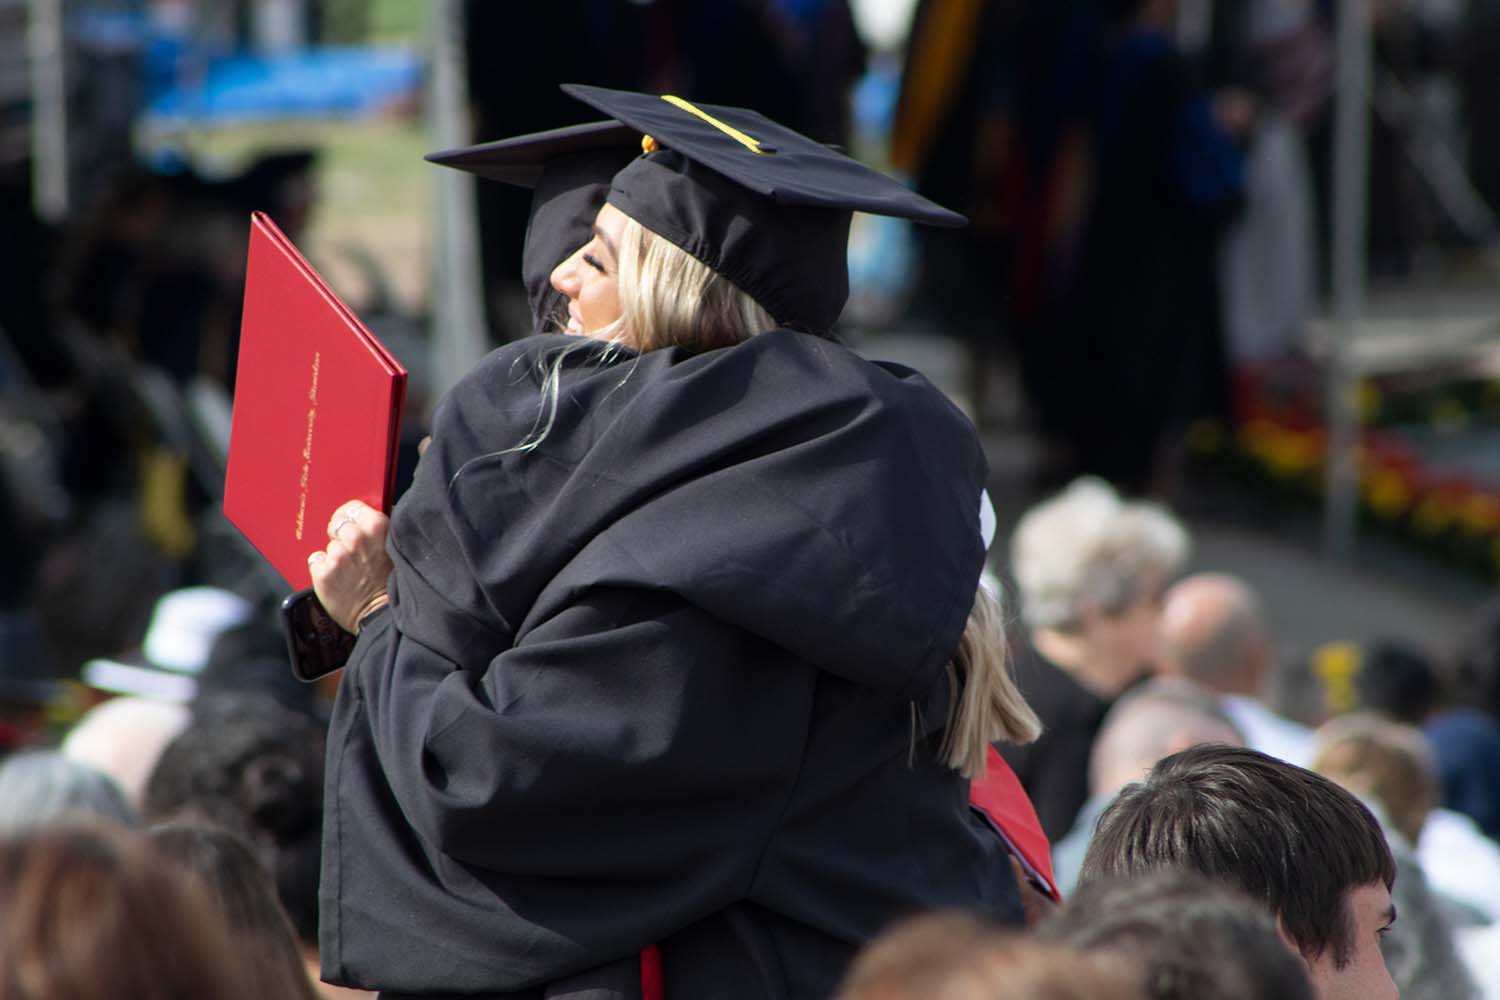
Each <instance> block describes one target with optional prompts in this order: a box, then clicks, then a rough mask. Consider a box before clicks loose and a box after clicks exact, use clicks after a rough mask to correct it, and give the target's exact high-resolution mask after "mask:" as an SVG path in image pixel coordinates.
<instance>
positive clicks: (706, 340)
mask: <svg viewBox="0 0 1500 1000" xmlns="http://www.w3.org/2000/svg"><path fill="white" fill-rule="evenodd" d="M619 287H620V318H619V320H618V321H616V323H615V324H612V325H611V329H610V331H609V333H610V335H611V339H619V340H620V341H621V342H623V343H625V344H627V345H628V346H630V347H633V348H635V349H636V350H638V351H641V352H642V353H644V352H646V351H655V350H659V349H661V348H663V347H681V348H684V349H685V350H687V351H690V352H692V353H694V354H696V353H698V352H700V351H711V350H714V349H715V348H719V347H731V346H733V345H735V344H739V343H743V342H744V341H746V340H749V339H750V338H751V337H753V336H755V335H756V334H757V333H763V332H765V331H766V330H770V329H772V328H774V327H775V326H776V321H775V319H773V318H772V317H771V314H770V313H768V312H766V311H765V309H763V308H761V306H760V303H758V302H756V301H755V300H754V299H753V298H751V297H750V296H749V295H748V294H747V293H745V292H743V291H741V290H740V289H739V288H738V287H736V286H735V284H734V282H732V281H730V280H729V279H728V278H726V277H724V276H723V275H722V274H719V273H718V272H717V271H714V270H713V269H712V268H710V267H709V266H708V265H707V264H705V263H703V262H702V261H700V260H698V259H697V258H696V257H694V256H692V255H691V254H689V253H688V252H687V251H685V250H683V249H681V248H680V247H678V246H677V245H675V244H673V243H671V242H670V241H668V240H665V239H662V238H661V237H660V236H658V235H656V234H655V233H653V232H652V231H651V230H649V229H647V228H646V227H645V226H643V225H641V224H640V223H639V222H637V221H635V220H634V219H632V218H629V217H628V216H627V217H626V220H625V226H624V229H623V231H622V233H621V237H620V274H619Z"/></svg>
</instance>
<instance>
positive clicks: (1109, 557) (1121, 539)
mask: <svg viewBox="0 0 1500 1000" xmlns="http://www.w3.org/2000/svg"><path fill="white" fill-rule="evenodd" d="M1187 555H1188V535H1187V531H1186V530H1185V529H1184V528H1183V526H1182V525H1181V524H1180V523H1179V522H1178V521H1177V519H1176V518H1175V517H1173V516H1172V514H1171V513H1169V512H1168V511H1167V510H1165V509H1164V508H1162V507H1161V506H1159V505H1157V504H1154V503H1149V502H1145V501H1132V500H1126V499H1124V498H1122V497H1121V496H1120V495H1119V494H1118V493H1116V492H1115V490H1114V489H1113V488H1111V487H1110V486H1109V485H1108V484H1106V483H1105V482H1103V481H1102V480H1099V479H1094V478H1083V479H1079V480H1076V481H1075V482H1073V483H1072V484H1070V485H1069V486H1068V487H1067V488H1066V489H1065V490H1063V491H1062V492H1061V493H1060V494H1058V495H1056V496H1054V497H1051V498H1049V499H1047V500H1044V501H1042V502H1041V503H1039V504H1037V505H1036V506H1034V507H1032V508H1031V509H1030V510H1028V511H1027V512H1026V513H1025V514H1024V515H1023V516H1022V517H1021V520H1020V522H1019V523H1018V524H1017V526H1016V530H1015V534H1014V535H1013V536H1012V538H1011V549H1010V557H1011V564H1010V572H1011V575H1012V576H1013V578H1014V579H1015V583H1016V586H1017V589H1018V591H1019V595H1020V599H1021V617H1022V620H1023V621H1024V624H1025V626H1026V636H1025V640H1026V641H1025V642H1018V643H1017V644H1016V646H1017V648H1016V653H1015V663H1016V675H1017V680H1018V682H1019V684H1020V688H1021V693H1022V694H1023V695H1024V696H1025V698H1026V700H1027V702H1028V703H1029V704H1030V705H1031V707H1032V708H1033V709H1034V710H1035V711H1036V714H1037V716H1038V717H1039V718H1040V719H1041V722H1042V736H1041V738H1040V739H1038V740H1037V741H1036V742H1034V743H1031V744H1029V745H1027V746H1025V747H1019V746H1005V747H1002V748H1000V749H1001V753H1002V755H1003V756H1004V757H1005V758H1006V760H1007V761H1009V763H1010V765H1011V767H1012V768H1013V769H1014V770H1015V772H1016V775H1017V777H1019V778H1020V780H1021V784H1022V785H1023V786H1024V787H1025V789H1026V792H1027V794H1029V795H1030V796H1031V799H1032V802H1034V803H1035V805H1036V810H1037V815H1038V816H1039V817H1040V819H1041V821H1042V827H1043V828H1044V829H1045V830H1046V832H1047V836H1048V837H1049V838H1052V839H1054V840H1055V839H1057V838H1059V837H1061V836H1063V835H1064V834H1066V833H1067V832H1068V831H1069V830H1070V829H1071V828H1072V826H1073V821H1074V819H1075V818H1076V817H1077V815H1078V811H1079V809H1080V808H1081V807H1082V806H1083V803H1084V801H1085V800H1086V799H1087V798H1088V794H1089V788H1088V769H1089V753H1090V750H1091V748H1092V747H1093V743H1094V735H1095V734H1096V733H1097V732H1098V730H1099V725H1100V723H1101V722H1102V721H1103V719H1104V714H1105V713H1106V712H1107V711H1109V707H1110V706H1111V705H1112V704H1114V701H1115V699H1116V698H1118V697H1119V695H1120V694H1121V693H1122V692H1123V691H1124V690H1125V689H1126V688H1128V687H1130V686H1131V685H1132V684H1134V683H1135V682H1136V681H1138V680H1139V679H1141V678H1142V677H1144V676H1146V675H1148V674H1150V673H1152V672H1153V671H1154V670H1155V669H1156V667H1157V665H1158V662H1159V660H1160V641H1161V639H1160V620H1161V607H1162V605H1161V599H1162V593H1163V591H1164V590H1165V588H1166V586H1167V584H1168V583H1170V582H1171V580H1172V578H1173V577H1174V576H1175V575H1176V574H1177V572H1178V571H1179V570H1180V569H1181V567H1182V565H1183V563H1184V562H1185V561H1186V559H1187Z"/></svg>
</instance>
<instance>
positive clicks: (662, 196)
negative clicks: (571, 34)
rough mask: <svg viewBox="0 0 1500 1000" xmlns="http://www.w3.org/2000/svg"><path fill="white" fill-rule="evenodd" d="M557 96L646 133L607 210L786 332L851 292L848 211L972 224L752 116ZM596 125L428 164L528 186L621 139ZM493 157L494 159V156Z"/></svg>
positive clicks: (682, 103)
mask: <svg viewBox="0 0 1500 1000" xmlns="http://www.w3.org/2000/svg"><path fill="white" fill-rule="evenodd" d="M562 89H563V90H564V91H565V92H566V93H568V94H570V95H572V96H573V97H576V98H578V99H579V100H581V101H583V102H585V103H587V104H589V105H591V106H593V107H594V108H596V109H598V110H600V111H602V112H604V113H605V114H607V115H609V116H610V117H611V118H613V119H614V120H615V122H616V123H620V124H622V125H623V126H628V127H629V128H630V129H632V130H634V131H635V132H637V133H639V134H641V135H643V136H644V138H643V139H642V149H643V153H642V155H640V156H639V157H637V158H636V159H634V160H633V161H631V162H630V163H629V164H628V165H627V166H625V167H624V168H623V169H622V170H620V171H619V172H618V173H617V174H615V175H614V179H613V181H612V182H611V185H610V190H609V194H608V199H607V200H608V201H609V203H610V204H612V205H614V206H615V207H616V208H618V209H620V211H622V212H624V213H625V214H626V215H628V216H630V217H631V218H633V219H635V220H636V221H637V222H639V223H640V224H641V225H643V226H645V227H646V228H647V229H649V230H651V231H652V232H653V233H656V234H657V235H658V236H661V237H663V238H665V239H667V240H668V241H670V242H672V243H673V244H675V245H677V246H678V247H681V248H682V249H683V250H685V251H687V252H688V253H689V254H691V255H692V256H694V257H696V258H697V259H699V260H701V261H702V262H703V263H705V264H707V265H708V266H709V267H711V268H712V269H713V270H715V271H717V272H718V273H720V274H722V275H724V276H725V277H726V278H728V279H729V280H730V281H732V282H733V283H734V284H735V285H736V286H737V287H739V288H740V289H741V290H743V291H745V292H747V293H749V294H750V295H751V296H752V297H753V298H754V299H755V300H756V301H757V302H759V303H760V304H761V306H763V307H764V308H765V309H766V311H767V312H769V313H770V314H771V316H772V317H773V318H774V319H775V320H776V321H777V322H778V323H780V324H782V325H785V326H790V327H795V328H797V329H802V330H806V331H809V332H813V333H822V332H825V331H827V330H828V329H829V328H830V327H832V325H833V323H834V321H835V320H837V319H838V316H839V313H840V312H841V311H842V310H843V307H844V302H845V300H846V299H847V298H848V294H849V275H848V257H847V255H848V240H849V223H850V220H851V217H852V213H853V212H855V211H862V212H871V213H875V214H879V215H891V216H897V217H899V218H905V219H911V220H913V221H916V222H923V223H928V224H931V225H939V226H959V225H963V224H964V223H965V222H966V221H967V220H965V219H964V217H963V216H961V215H959V214H958V213H956V212H950V211H949V210H947V209H945V208H942V207H941V206H939V205H936V204H934V203H933V202H931V201H928V200H927V199H926V198H923V197H921V196H920V195H918V194H915V193H914V192H912V191H911V190H909V189H908V188H906V187H905V186H904V185H902V184H901V183H899V182H898V181H896V180H894V179H893V178H890V177H887V176H885V175H884V174H882V173H880V172H879V171H876V170H873V169H871V168H870V167H868V166H866V165H864V164H863V163H860V162H859V161H858V160H855V159H853V158H852V157H849V156H847V155H845V154H843V153H841V152H839V151H837V150H834V149H831V148H829V147H828V146H825V145H823V144H821V143H818V142H815V141H813V140H812V139H809V138H807V137H806V136H804V135H801V134H800V133H798V132H794V131H793V130H791V129H789V128H786V127H785V126H782V125H778V124H777V123H775V122H773V121H771V120H770V119H769V118H766V117H765V116H764V115H761V114H759V113H758V112H755V111H750V110H748V109H745V108H731V107H725V106H722V105H714V104H694V103H692V102H689V101H686V100H683V99H682V98H679V97H676V96H673V95H670V94H668V95H663V96H658V95H654V94H644V93H636V92H631V91H620V90H608V89H605V88H602V87H586V86H581V85H578V84H564V85H563V88H562ZM578 128H587V127H584V126H579V127H578ZM592 128H593V129H595V130H597V131H596V132H593V133H572V134H569V135H566V136H565V135H564V134H565V133H569V132H570V130H568V129H558V130H554V131H553V132H551V133H538V134H536V135H534V136H523V137H519V138H517V139H513V140H503V141H502V143H488V144H486V145H485V146H482V147H473V148H472V150H456V151H451V152H448V153H440V154H434V155H433V156H430V157H428V159H431V160H433V161H434V162H438V163H444V164H447V165H450V166H456V167H460V168H462V169H466V170H471V171H473V172H475V173H478V174H480V175H481V176H488V177H493V178H496V179H500V180H508V181H510V182H511V183H525V181H524V180H521V179H517V178H524V177H525V176H526V175H527V174H528V173H529V171H530V170H531V169H532V168H531V166H530V165H523V164H535V163H538V162H545V161H546V160H548V159H549V158H551V157H552V156H555V155H557V151H558V150H560V149H562V148H563V145H562V144H565V143H579V144H583V147H584V148H587V147H588V144H589V143H591V142H595V143H596V145H595V146H594V147H593V148H597V140H598V139H599V138H600V137H601V136H603V135H611V136H614V135H616V134H617V133H615V132H613V130H611V129H610V127H609V123H599V124H596V125H594V126H592ZM506 144H508V145H506ZM502 147H503V152H501V149H502ZM575 148H578V147H575ZM480 150H487V152H486V153H481V152H480ZM497 152H498V153H499V155H500V157H501V158H500V159H494V157H495V155H496V154H497ZM466 154H467V155H466ZM528 157H529V158H530V159H529V160H528Z"/></svg>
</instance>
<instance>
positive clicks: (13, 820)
mask: <svg viewBox="0 0 1500 1000" xmlns="http://www.w3.org/2000/svg"><path fill="white" fill-rule="evenodd" d="M91 818H92V819H98V820H101V821H104V822H109V823H116V824H119V825H120V826H122V827H132V826H135V825H137V824H138V823H139V822H140V820H139V817H138V816H137V814H136V811H135V807H133V806H132V805H131V804H130V803H129V802H128V801H126V799H125V793H124V792H123V791H121V790H120V786H119V784H118V783H117V782H116V781H115V779H113V778H111V777H110V776H109V775H107V774H105V773H104V772H102V771H99V770H97V769H95V768H92V767H89V766H88V765H87V764H80V763H78V762H77V761H75V760H70V759H68V758H67V757H64V756H63V755H62V754H61V753H59V752H57V751H56V750H23V751H21V752H20V753H17V754H12V755H11V756H9V757H7V758H5V760H4V761H0V833H17V832H20V831H23V830H33V829H36V828H37V827H42V826H48V825H50V824H53V823H57V822H59V821H61V820H81V819H91Z"/></svg>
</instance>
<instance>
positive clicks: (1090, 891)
mask: <svg viewBox="0 0 1500 1000" xmlns="http://www.w3.org/2000/svg"><path fill="white" fill-rule="evenodd" d="M1037 936H1038V937H1039V938H1040V939H1042V940H1044V941H1048V942H1051V943H1055V944H1060V945H1063V946H1065V947H1069V948H1074V949H1077V950H1080V951H1085V952H1098V951H1110V952H1120V953H1122V954H1125V955H1129V956H1131V957H1132V958H1133V959H1134V960H1135V961H1138V962H1141V963H1143V964H1144V966H1145V982H1146V994H1147V996H1149V997H1151V998H1152V1000H1199V998H1204V997H1214V998H1216V1000H1312V996H1313V992H1312V986H1311V984H1310V983H1309V982H1308V978H1307V971H1306V969H1305V967H1304V966H1303V964H1302V961H1301V960H1300V958H1298V956H1297V955H1296V953H1295V952H1293V951H1292V950H1291V949H1290V948H1289V947H1287V943H1286V942H1285V941H1284V940H1283V939H1282V937H1281V935H1280V934H1279V933H1278V932H1277V929H1276V921H1275V920H1274V919H1273V918H1272V917H1271V915H1270V913H1268V912H1267V910H1266V908H1265V907H1264V906H1263V905H1261V904H1260V903H1257V902H1255V901H1253V900H1251V899H1249V898H1248V897H1246V896H1245V895H1243V894H1242V893H1240V892H1239V891H1237V890H1235V889H1232V888H1230V887H1229V886H1226V885H1223V884H1220V883H1217V882H1214V881H1211V880H1210V879H1209V878H1208V877H1207V876H1205V875H1202V874H1199V873H1198V872H1194V871H1190V870H1186V869H1180V868H1162V869H1159V870H1157V871H1153V872H1148V873H1146V874H1144V875H1141V876H1138V877H1135V878H1130V879H1101V880H1098V881H1095V882H1092V883H1089V884H1087V885H1084V886H1082V887H1081V888H1079V889H1078V891H1076V892H1075V893H1073V895H1072V896H1070V897H1069V898H1068V900H1067V902H1066V903H1064V904H1063V906H1062V907H1060V908H1059V909H1058V910H1057V911H1056V912H1054V913H1053V914H1052V916H1051V917H1050V918H1048V920H1047V921H1046V922H1044V923H1043V924H1042V925H1041V926H1040V927H1039V928H1038V929H1037Z"/></svg>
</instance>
